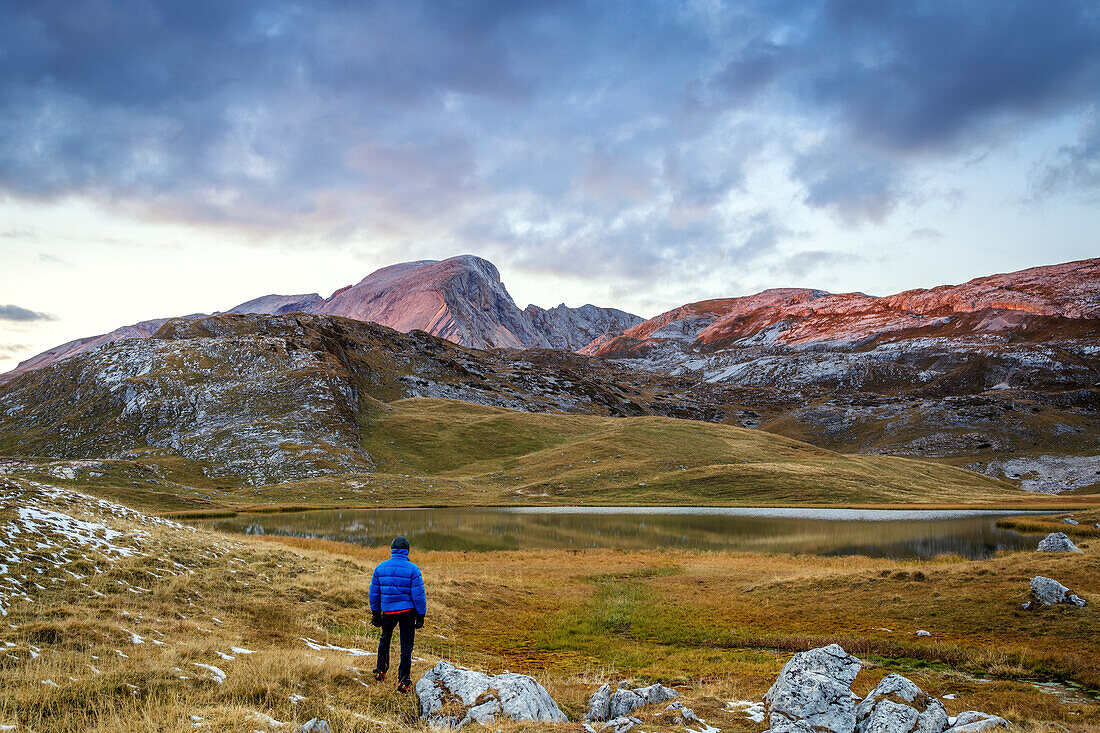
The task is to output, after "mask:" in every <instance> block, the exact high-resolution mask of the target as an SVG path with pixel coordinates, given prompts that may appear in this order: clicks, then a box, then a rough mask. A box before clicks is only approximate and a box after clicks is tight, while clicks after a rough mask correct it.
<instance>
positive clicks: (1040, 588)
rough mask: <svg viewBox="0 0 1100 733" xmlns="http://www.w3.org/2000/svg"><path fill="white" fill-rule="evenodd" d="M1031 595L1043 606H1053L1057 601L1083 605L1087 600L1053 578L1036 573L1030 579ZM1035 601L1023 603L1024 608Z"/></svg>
mask: <svg viewBox="0 0 1100 733" xmlns="http://www.w3.org/2000/svg"><path fill="white" fill-rule="evenodd" d="M1029 585H1030V586H1031V595H1032V597H1033V598H1034V599H1035V601H1038V602H1039V603H1042V604H1043V605H1045V606H1054V605H1057V604H1059V603H1066V604H1069V605H1071V606H1084V605H1087V602H1086V601H1085V599H1084V598H1081V597H1080V596H1078V595H1075V594H1074V593H1073V591H1071V590H1070V589H1069V588H1067V587H1066V586H1064V585H1062V584H1061V583H1059V582H1058V581H1057V580H1055V579H1054V578H1046V577H1043V576H1042V575H1037V576H1036V577H1034V578H1032V579H1031V583H1030V584H1029ZM1035 601H1030V602H1028V603H1026V604H1024V608H1031V607H1032V605H1034V603H1035Z"/></svg>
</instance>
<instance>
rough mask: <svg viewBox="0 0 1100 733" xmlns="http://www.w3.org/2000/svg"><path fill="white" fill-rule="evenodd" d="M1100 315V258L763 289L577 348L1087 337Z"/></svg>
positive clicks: (609, 352) (620, 353) (694, 349)
mask: <svg viewBox="0 0 1100 733" xmlns="http://www.w3.org/2000/svg"><path fill="white" fill-rule="evenodd" d="M1097 319H1100V258H1098V259H1092V260H1082V261H1079V262H1069V263H1065V264H1061V265H1052V266H1048V267H1035V268H1031V269H1028V270H1022V271H1020V272H1015V273H1009V274H1004V275H993V276H990V277H982V278H977V279H974V280H971V281H969V282H967V283H964V284H962V285H944V286H941V287H937V288H933V289H931V290H909V291H906V292H903V293H898V294H897V295H892V296H888V297H881V298H879V297H873V296H869V295H864V294H863V293H846V294H840V295H837V294H832V293H827V292H825V291H822V290H806V289H776V290H765V291H764V292H762V293H758V294H756V295H750V296H746V297H743V298H726V299H720V300H709V301H702V302H699V303H690V304H688V305H685V306H681V307H680V308H677V309H675V310H672V311H668V312H666V313H662V314H661V315H659V316H657V317H655V318H651V319H649V320H648V321H645V322H644V323H641V324H639V325H638V326H635V327H633V328H630V329H627V330H626V331H625V332H624V333H623V334H621V335H618V336H615V335H611V336H607V337H604V338H602V339H600V341H599V342H597V343H593V344H590V345H589V346H587V347H586V348H585V349H584V350H585V352H586V353H592V354H598V355H602V356H612V357H631V356H635V355H647V354H649V353H650V352H653V351H665V349H663V348H662V347H664V346H665V345H666V344H672V345H674V347H675V348H678V349H680V350H682V351H685V352H687V353H700V352H706V353H713V352H715V351H718V350H722V349H731V348H738V347H745V346H777V347H789V348H792V349H800V350H806V349H819V348H847V349H852V348H857V347H860V346H865V345H868V344H872V343H874V344H881V343H889V342H899V341H912V340H914V339H922V338H933V339H960V338H980V339H990V338H992V339H993V340H994V341H996V340H997V338H998V337H1001V338H1002V340H1003V338H1004V337H1007V336H1008V335H1010V334H1015V333H1023V334H1026V335H1028V336H1030V337H1032V340H1037V339H1043V338H1044V337H1045V338H1048V339H1049V338H1058V339H1067V338H1068V339H1073V338H1082V337H1085V338H1088V337H1092V336H1093V335H1094V334H1095V329H1096V321H1097Z"/></svg>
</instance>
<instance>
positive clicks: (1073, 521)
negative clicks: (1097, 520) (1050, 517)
mask: <svg viewBox="0 0 1100 733" xmlns="http://www.w3.org/2000/svg"><path fill="white" fill-rule="evenodd" d="M1062 524H1080V522H1078V521H1077V520H1076V519H1074V518H1073V517H1062Z"/></svg>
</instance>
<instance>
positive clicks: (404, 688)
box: [397, 682, 409, 695]
mask: <svg viewBox="0 0 1100 733" xmlns="http://www.w3.org/2000/svg"><path fill="white" fill-rule="evenodd" d="M397 691H398V692H400V693H401V694H402V695H404V694H405V693H406V692H408V691H409V685H408V684H406V683H405V682H402V683H401V684H400V685H398V686H397Z"/></svg>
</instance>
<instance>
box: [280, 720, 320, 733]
mask: <svg viewBox="0 0 1100 733" xmlns="http://www.w3.org/2000/svg"><path fill="white" fill-rule="evenodd" d="M280 725H281V723H280ZM298 733H329V727H328V723H327V722H326V721H324V720H321V719H320V718H313V719H311V720H309V721H308V722H307V723H306V724H305V725H303V726H302V727H300V728H299V729H298Z"/></svg>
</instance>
